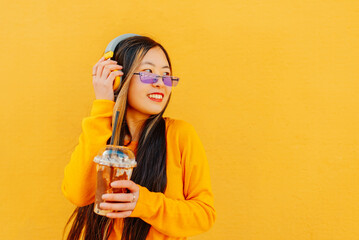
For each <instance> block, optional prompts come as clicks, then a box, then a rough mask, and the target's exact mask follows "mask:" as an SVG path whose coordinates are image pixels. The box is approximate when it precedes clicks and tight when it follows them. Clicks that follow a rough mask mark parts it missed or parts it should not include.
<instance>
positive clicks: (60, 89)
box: [0, 0, 359, 240]
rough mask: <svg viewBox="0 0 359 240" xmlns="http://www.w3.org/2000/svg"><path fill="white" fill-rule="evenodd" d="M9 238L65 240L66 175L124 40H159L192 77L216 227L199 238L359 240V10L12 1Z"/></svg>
mask: <svg viewBox="0 0 359 240" xmlns="http://www.w3.org/2000/svg"><path fill="white" fill-rule="evenodd" d="M1 2H2V8H1V10H0V11H1V14H0V24H1V34H0V46H1V54H0V63H1V67H0V76H1V81H0V84H1V85H0V86H1V87H0V91H1V92H0V102H1V118H0V132H1V140H0V141H1V142H0V145H1V153H2V156H1V163H0V164H1V165H0V167H1V174H0V180H1V204H0V216H1V217H0V226H1V231H0V239H61V233H62V229H63V227H64V225H65V222H66V221H67V219H68V217H69V216H70V214H71V213H72V211H73V209H74V206H73V205H71V203H70V202H68V201H67V200H66V199H65V198H64V197H63V195H62V193H61V190H60V186H61V182H62V178H63V170H64V167H65V165H66V164H67V163H68V161H69V159H70V154H71V152H72V151H73V150H74V147H75V146H76V144H77V143H78V137H79V135H80V133H81V120H82V119H83V118H84V117H86V116H88V114H89V111H90V107H91V104H92V101H93V100H94V98H95V95H94V92H93V87H92V77H91V73H92V67H93V65H94V64H95V63H96V62H97V61H98V59H99V58H100V57H101V55H102V53H103V51H104V49H105V47H106V46H107V44H108V43H109V41H111V40H112V39H113V38H115V37H116V36H118V35H120V34H124V33H129V32H131V33H138V34H143V35H148V36H150V37H153V38H154V39H155V40H158V41H159V42H160V43H163V45H164V46H165V47H166V48H167V49H168V51H169V53H170V56H171V58H172V62H173V65H174V73H175V75H178V76H179V77H180V78H181V81H180V84H179V85H178V87H177V88H176V89H175V90H174V94H173V98H172V102H171V104H170V107H169V109H168V111H167V114H166V115H167V116H172V117H174V118H179V119H184V120H186V121H188V122H190V123H192V124H193V125H194V126H195V128H196V130H197V132H198V134H199V135H200V137H201V139H202V141H203V144H204V146H205V149H206V151H207V154H208V159H209V163H210V168H211V176H212V183H213V191H214V194H215V205H216V209H217V215H218V217H217V221H216V223H215V225H214V226H213V228H212V229H211V230H210V231H208V232H206V233H204V234H201V235H198V236H195V237H191V238H190V239H198V240H199V239H202V240H204V239H243V240H264V239H265V240H269V239H270V240H272V239H273V240H277V239H278V240H288V239H295V240H307V239H315V240H328V239H338V240H344V239H345V240H354V239H359V228H358V225H359V205H358V202H359V189H358V183H359V174H358V173H359V155H358V149H359V147H358V146H359V140H358V136H359V127H358V126H359V124H358V122H359V110H358V108H359V107H358V106H359V94H358V93H359V92H358V90H359V89H358V79H359V68H358V62H359V15H358V14H359V2H358V1H355V0H352V1H350V0H347V1H332V0H331V1H318V0H317V1H308V0H306V1H284V0H273V1H258V0H251V1H248V0H247V1H244V0H224V1H223V0H222V1H205V0H198V1H161V0H155V1H138V0H128V1H113V0H104V1H88V0H86V1H85V0H79V1H69V0H64V1H33V0H32V1H1Z"/></svg>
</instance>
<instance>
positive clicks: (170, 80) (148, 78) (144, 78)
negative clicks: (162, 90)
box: [139, 72, 179, 87]
mask: <svg viewBox="0 0 359 240" xmlns="http://www.w3.org/2000/svg"><path fill="white" fill-rule="evenodd" d="M139 75H140V80H141V82H143V83H148V84H152V83H156V82H157V81H158V76H157V75H156V74H154V73H148V72H140V73H139ZM162 79H163V83H164V84H165V85H166V86H168V87H174V86H176V85H177V84H178V80H179V79H178V78H175V77H172V76H163V77H162Z"/></svg>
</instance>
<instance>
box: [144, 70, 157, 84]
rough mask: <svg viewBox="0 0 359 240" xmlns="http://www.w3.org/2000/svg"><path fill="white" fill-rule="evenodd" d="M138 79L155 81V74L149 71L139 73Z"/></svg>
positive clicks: (146, 81)
mask: <svg viewBox="0 0 359 240" xmlns="http://www.w3.org/2000/svg"><path fill="white" fill-rule="evenodd" d="M140 80H141V82H143V83H155V82H156V80H157V79H156V74H150V73H144V72H141V73H140Z"/></svg>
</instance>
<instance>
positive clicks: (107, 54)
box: [103, 33, 141, 90]
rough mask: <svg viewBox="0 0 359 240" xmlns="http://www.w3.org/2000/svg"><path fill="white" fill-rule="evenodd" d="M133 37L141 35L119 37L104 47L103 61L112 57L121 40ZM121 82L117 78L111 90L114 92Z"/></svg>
mask: <svg viewBox="0 0 359 240" xmlns="http://www.w3.org/2000/svg"><path fill="white" fill-rule="evenodd" d="M134 36H141V35H138V34H134V33H126V34H123V35H120V36H118V37H116V38H115V39H113V40H112V41H111V42H110V43H109V44H108V45H107V47H106V50H105V53H104V55H103V56H104V57H105V60H107V59H109V58H112V57H113V53H114V51H115V48H116V47H117V45H118V44H119V43H120V42H121V41H122V40H124V39H126V38H129V37H134ZM114 71H118V70H114ZM121 81H122V77H120V76H117V77H116V79H115V81H114V83H113V90H116V89H117V88H118V87H119V86H120V84H121Z"/></svg>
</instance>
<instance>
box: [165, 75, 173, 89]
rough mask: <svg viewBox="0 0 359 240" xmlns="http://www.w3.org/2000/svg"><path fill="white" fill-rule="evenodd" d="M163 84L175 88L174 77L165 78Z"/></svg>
mask: <svg viewBox="0 0 359 240" xmlns="http://www.w3.org/2000/svg"><path fill="white" fill-rule="evenodd" d="M163 83H164V84H165V85H166V86H168V87H172V86H173V82H172V77H170V76H169V77H163Z"/></svg>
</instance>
